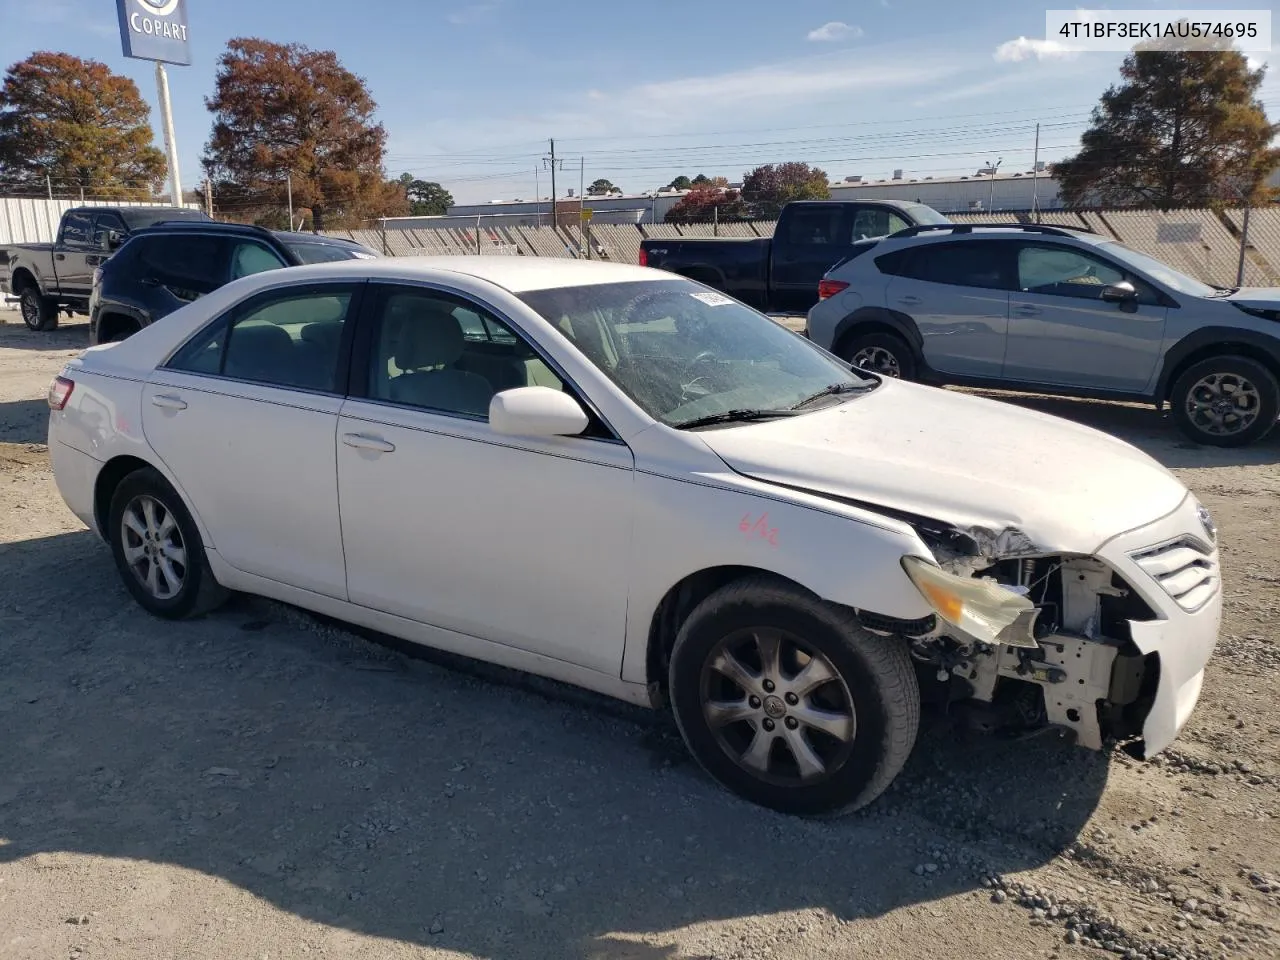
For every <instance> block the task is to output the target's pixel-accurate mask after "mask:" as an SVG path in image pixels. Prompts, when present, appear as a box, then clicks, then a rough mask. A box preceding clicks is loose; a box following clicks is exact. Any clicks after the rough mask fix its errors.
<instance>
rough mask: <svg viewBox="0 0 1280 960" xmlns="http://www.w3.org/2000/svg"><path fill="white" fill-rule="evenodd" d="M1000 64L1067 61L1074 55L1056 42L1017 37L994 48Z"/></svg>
mask: <svg viewBox="0 0 1280 960" xmlns="http://www.w3.org/2000/svg"><path fill="white" fill-rule="evenodd" d="M993 56H994V57H995V58H996V60H998V61H1000V62H1001V63H1021V62H1022V61H1023V60H1031V59H1032V58H1034V59H1036V60H1067V59H1070V58H1071V57H1074V56H1075V53H1074V52H1072V51H1070V50H1066V49H1063V46H1062V44H1060V43H1058V41H1056V40H1037V39H1035V38H1033V37H1019V38H1018V39H1017V40H1006V41H1005V42H1004V43H1002V44H1000V46H998V47H996V52H995V54H993Z"/></svg>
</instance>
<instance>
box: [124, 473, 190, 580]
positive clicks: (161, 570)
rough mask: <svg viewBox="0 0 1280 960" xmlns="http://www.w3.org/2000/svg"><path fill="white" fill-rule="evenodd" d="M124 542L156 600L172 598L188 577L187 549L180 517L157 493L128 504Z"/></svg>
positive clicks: (133, 569) (132, 565)
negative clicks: (179, 522)
mask: <svg viewBox="0 0 1280 960" xmlns="http://www.w3.org/2000/svg"><path fill="white" fill-rule="evenodd" d="M120 524H121V529H120V534H121V543H122V544H123V547H124V559H125V563H126V564H127V565H128V567H129V570H130V572H131V573H132V574H133V575H134V577H136V578H137V580H138V582H139V583H140V584H142V586H143V588H144V589H145V590H146V591H147V593H149V594H150V595H151V596H152V597H154V598H155V599H157V600H172V599H173V598H174V597H176V596H177V595H178V593H179V592H180V591H181V590H182V585H183V583H184V582H185V581H186V577H187V550H186V546H185V544H183V542H182V530H181V529H180V528H179V527H178V521H177V518H176V517H175V516H174V515H173V513H172V512H171V511H170V510H169V509H168V508H167V507H166V506H165V505H164V504H163V503H161V502H160V501H159V500H157V499H156V498H155V497H149V496H138V497H135V498H134V499H133V500H131V501H130V502H129V505H128V506H127V507H125V510H124V516H123V517H122V519H121V521H120Z"/></svg>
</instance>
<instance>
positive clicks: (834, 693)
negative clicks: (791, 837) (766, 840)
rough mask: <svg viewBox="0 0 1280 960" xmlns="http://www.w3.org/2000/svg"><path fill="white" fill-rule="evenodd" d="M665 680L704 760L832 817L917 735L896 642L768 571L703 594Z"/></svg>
mask: <svg viewBox="0 0 1280 960" xmlns="http://www.w3.org/2000/svg"><path fill="white" fill-rule="evenodd" d="M669 690H670V695H671V702H672V707H673V709H674V712H675V717H676V723H677V725H678V726H679V728H680V732H681V735H682V736H683V737H684V740H685V743H686V744H687V745H688V747H689V750H690V752H691V753H692V754H693V755H694V757H695V758H696V759H697V761H698V762H699V763H700V764H701V765H702V767H703V768H704V769H705V770H706V771H707V772H708V773H709V774H710V775H711V776H712V777H713V778H715V779H716V780H717V781H719V782H720V783H721V784H722V785H724V786H725V787H728V788H729V789H730V790H732V791H733V792H735V793H737V794H738V795H740V796H742V797H743V798H745V799H747V800H749V801H751V802H752V803H756V804H759V805H761V806H765V807H769V808H771V809H774V810H778V811H781V812H783V813H789V814H795V815H800V816H811V817H818V816H835V815H839V814H843V813H849V812H851V811H853V810H856V809H858V808H859V807H863V806H866V805H867V804H868V803H870V802H871V801H872V800H874V799H875V798H876V797H878V796H879V795H880V794H881V793H882V792H884V790H885V789H886V788H887V787H888V786H889V784H890V783H891V782H892V781H893V779H894V777H896V776H897V775H898V773H899V772H900V771H901V770H902V767H903V765H904V764H905V763H906V760H907V757H908V755H909V754H910V752H911V748H912V746H913V745H914V743H915V738H916V731H917V728H918V727H919V721H920V691H919V688H918V686H917V683H916V675H915V670H914V669H913V667H912V665H911V659H910V657H909V656H908V654H907V650H906V648H905V646H904V645H903V644H902V643H901V642H899V641H896V640H894V639H891V638H887V637H877V636H874V635H873V634H870V633H868V632H867V631H865V630H863V629H862V627H861V626H860V625H859V624H858V622H857V620H856V619H855V618H854V616H853V614H852V613H851V612H848V611H844V610H841V609H839V608H837V607H835V606H832V605H831V604H828V603H825V602H823V601H822V600H820V599H819V598H817V597H815V596H813V595H812V594H809V593H807V592H804V591H802V590H800V589H798V588H795V587H792V586H790V585H789V584H786V583H783V582H780V581H778V580H777V579H775V578H772V577H765V576H761V577H750V578H747V579H744V580H740V581H737V582H736V583H732V584H730V585H728V586H726V587H724V588H722V589H720V590H718V591H716V592H715V593H713V594H712V595H711V596H709V597H707V598H706V599H705V600H704V601H702V603H700V604H699V605H698V606H697V607H696V608H695V609H694V611H693V612H692V613H691V614H690V615H689V617H688V619H687V620H686V621H685V623H684V625H683V626H682V627H681V628H680V632H679V635H678V636H677V638H676V643H675V648H674V649H673V651H672V655H671V667H670V674H669Z"/></svg>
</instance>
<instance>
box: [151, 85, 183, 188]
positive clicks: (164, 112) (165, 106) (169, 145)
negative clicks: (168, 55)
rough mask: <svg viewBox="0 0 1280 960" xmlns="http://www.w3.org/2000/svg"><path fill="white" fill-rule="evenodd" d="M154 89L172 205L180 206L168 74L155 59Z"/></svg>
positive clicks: (179, 175) (176, 150) (179, 186)
mask: <svg viewBox="0 0 1280 960" xmlns="http://www.w3.org/2000/svg"><path fill="white" fill-rule="evenodd" d="M156 90H157V91H158V92H159V95H160V122H161V124H163V129H164V149H165V152H166V153H167V154H168V155H169V190H170V192H171V193H172V194H173V205H174V206H175V207H180V206H182V174H181V173H180V172H179V171H178V138H177V137H175V136H174V134H173V107H172V106H170V104H169V75H168V74H167V73H166V72H165V69H164V64H163V63H161V62H160V61H159V60H157V61H156Z"/></svg>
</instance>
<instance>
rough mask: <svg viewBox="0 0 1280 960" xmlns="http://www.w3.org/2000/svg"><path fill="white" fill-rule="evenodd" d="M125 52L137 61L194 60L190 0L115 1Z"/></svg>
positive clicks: (188, 61)
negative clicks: (189, 34)
mask: <svg viewBox="0 0 1280 960" xmlns="http://www.w3.org/2000/svg"><path fill="white" fill-rule="evenodd" d="M116 8H117V9H118V10H119V12H120V42H121V43H122V44H123V46H124V55H125V56H126V57H133V58H134V59H136V60H161V61H163V62H164V63H178V64H182V65H184V66H185V65H187V64H190V63H191V47H190V45H189V44H188V42H187V0H116Z"/></svg>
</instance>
